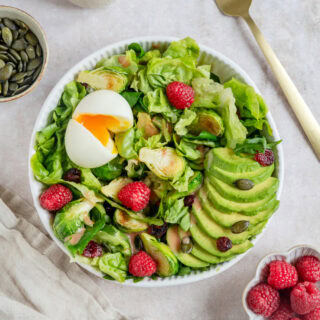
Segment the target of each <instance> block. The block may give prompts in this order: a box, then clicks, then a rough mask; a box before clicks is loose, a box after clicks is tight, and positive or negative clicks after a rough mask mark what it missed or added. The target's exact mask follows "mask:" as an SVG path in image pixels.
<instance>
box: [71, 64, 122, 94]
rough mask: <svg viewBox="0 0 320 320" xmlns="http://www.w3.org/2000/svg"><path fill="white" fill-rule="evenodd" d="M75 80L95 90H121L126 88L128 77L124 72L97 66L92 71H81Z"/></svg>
mask: <svg viewBox="0 0 320 320" xmlns="http://www.w3.org/2000/svg"><path fill="white" fill-rule="evenodd" d="M77 81H78V82H81V83H87V84H88V85H89V86H90V87H92V88H93V89H95V90H101V89H106V90H113V91H116V92H121V91H123V90H124V89H125V88H126V85H127V83H128V78H127V76H126V75H125V74H122V73H116V72H113V71H110V70H107V69H105V68H98V69H95V70H92V71H81V72H80V73H79V74H78V77H77Z"/></svg>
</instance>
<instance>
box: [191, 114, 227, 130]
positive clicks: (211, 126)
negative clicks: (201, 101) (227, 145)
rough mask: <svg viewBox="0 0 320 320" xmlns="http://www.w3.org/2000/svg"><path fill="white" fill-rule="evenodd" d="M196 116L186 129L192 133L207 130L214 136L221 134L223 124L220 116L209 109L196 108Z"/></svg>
mask: <svg viewBox="0 0 320 320" xmlns="http://www.w3.org/2000/svg"><path fill="white" fill-rule="evenodd" d="M196 111H197V117H196V119H195V120H194V121H193V122H192V123H191V125H190V126H189V127H188V130H189V131H190V132H191V133H193V134H199V133H201V132H202V131H207V132H210V133H212V134H214V135H215V136H222V134H223V132H224V125H223V120H222V118H221V117H220V116H219V115H218V114H217V113H216V112H215V111H212V110H209V109H197V110H196Z"/></svg>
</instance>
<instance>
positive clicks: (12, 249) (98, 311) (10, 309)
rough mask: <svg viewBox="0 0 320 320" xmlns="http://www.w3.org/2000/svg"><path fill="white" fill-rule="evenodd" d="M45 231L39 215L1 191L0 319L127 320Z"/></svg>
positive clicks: (12, 196)
mask: <svg viewBox="0 0 320 320" xmlns="http://www.w3.org/2000/svg"><path fill="white" fill-rule="evenodd" d="M1 199H2V200H1ZM41 230H43V229H42V226H41V222H40V220H39V218H38V216H37V213H36V212H35V210H34V209H33V208H32V207H31V206H30V205H28V204H27V203H26V202H25V201H23V200H22V199H21V198H19V197H18V196H17V195H14V194H13V193H12V192H10V191H8V190H5V189H4V188H2V187H1V186H0V319H1V320H9V319H15V320H16V319H17V320H29V319H30V320H31V319H32V320H38V319H39V320H73V319H77V320H85V319H88V320H96V319H97V320H98V319H99V320H100V319H101V320H102V319H103V320H108V319H112V320H126V319H128V318H127V317H124V316H123V315H121V314H120V313H119V312H118V311H117V310H115V309H114V308H113V307H112V306H111V304H110V302H109V300H108V299H107V297H106V296H105V295H104V293H103V291H102V290H101V289H100V288H99V287H98V286H97V285H96V284H95V283H94V282H93V281H92V280H91V279H90V277H89V276H88V275H87V274H86V273H85V272H84V271H82V270H81V268H80V267H79V266H78V265H76V264H75V263H72V264H71V263H70V259H69V258H68V257H67V256H66V255H65V254H64V253H63V252H62V251H61V250H60V249H59V248H58V247H57V245H56V244H55V243H54V242H53V241H52V240H51V239H49V238H48V237H47V236H46V235H45V234H44V232H43V231H41Z"/></svg>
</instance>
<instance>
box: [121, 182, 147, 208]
mask: <svg viewBox="0 0 320 320" xmlns="http://www.w3.org/2000/svg"><path fill="white" fill-rule="evenodd" d="M150 193H151V190H150V189H149V187H148V186H147V185H146V184H145V183H143V182H131V183H129V184H127V185H126V186H124V187H123V188H122V189H121V190H120V191H119V193H118V199H119V200H120V201H121V203H122V204H123V205H124V206H126V207H127V208H130V209H132V210H133V211H140V210H143V209H144V208H145V207H146V206H147V205H148V203H149V200H150Z"/></svg>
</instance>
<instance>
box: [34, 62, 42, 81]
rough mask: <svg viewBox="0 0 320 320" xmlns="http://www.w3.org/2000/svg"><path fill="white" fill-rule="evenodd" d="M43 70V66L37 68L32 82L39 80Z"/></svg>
mask: <svg viewBox="0 0 320 320" xmlns="http://www.w3.org/2000/svg"><path fill="white" fill-rule="evenodd" d="M41 69H42V66H39V67H38V68H37V70H36V71H35V73H34V74H33V76H32V80H33V81H34V80H36V79H37V78H38V76H39V74H40V72H41Z"/></svg>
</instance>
